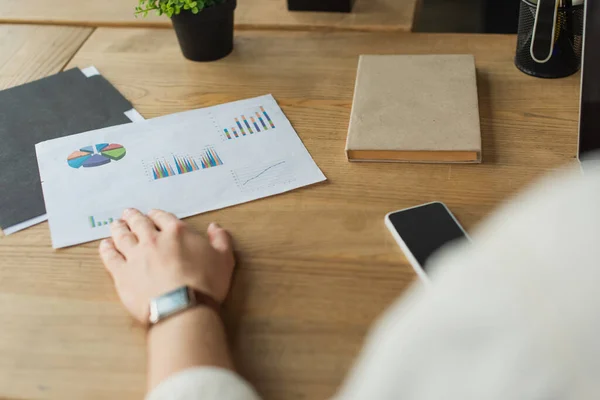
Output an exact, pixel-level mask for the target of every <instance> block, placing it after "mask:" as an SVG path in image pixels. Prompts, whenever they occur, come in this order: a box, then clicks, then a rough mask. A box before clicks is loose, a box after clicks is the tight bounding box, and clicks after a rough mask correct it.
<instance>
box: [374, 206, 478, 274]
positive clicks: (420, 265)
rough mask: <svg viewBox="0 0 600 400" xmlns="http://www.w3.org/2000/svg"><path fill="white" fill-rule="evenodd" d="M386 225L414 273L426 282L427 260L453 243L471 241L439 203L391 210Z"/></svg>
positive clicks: (456, 221)
mask: <svg viewBox="0 0 600 400" xmlns="http://www.w3.org/2000/svg"><path fill="white" fill-rule="evenodd" d="M385 225H386V226H387V228H388V229H389V230H390V232H391V233H392V236H393V237H394V239H395V240H396V242H397V243H398V245H399V246H400V248H401V249H402V251H403V252H404V255H405V256H406V258H407V259H408V261H409V262H410V264H411V265H412V267H413V268H414V270H415V272H416V273H417V274H418V275H419V277H421V278H422V279H424V280H426V281H427V280H428V278H427V260H428V259H429V257H431V255H432V254H433V253H435V251H436V250H438V249H439V248H440V247H442V246H443V245H445V244H447V243H449V242H452V241H454V240H459V239H467V240H470V238H469V235H468V234H467V232H465V230H464V229H463V228H462V226H460V224H459V223H458V220H457V219H456V218H455V217H454V215H452V213H451V212H450V210H449V209H448V207H446V205H445V204H444V203H441V202H433V203H427V204H422V205H419V206H416V207H411V208H407V209H404V210H398V211H393V212H391V213H389V214H388V215H386V216H385Z"/></svg>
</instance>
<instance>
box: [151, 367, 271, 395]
mask: <svg viewBox="0 0 600 400" xmlns="http://www.w3.org/2000/svg"><path fill="white" fill-rule="evenodd" d="M146 400H260V397H259V396H258V395H257V394H256V392H255V391H254V389H252V387H251V386H250V385H249V384H248V383H247V382H246V381H244V380H243V379H242V378H241V377H240V376H239V375H237V374H236V373H234V372H232V371H229V370H226V369H221V368H212V367H202V368H191V369H187V370H184V371H181V372H178V373H177V374H175V375H172V376H171V377H169V378H168V379H166V380H165V381H163V382H161V383H160V384H159V385H158V386H157V387H156V388H154V390H153V391H152V392H150V393H148V395H147V396H146Z"/></svg>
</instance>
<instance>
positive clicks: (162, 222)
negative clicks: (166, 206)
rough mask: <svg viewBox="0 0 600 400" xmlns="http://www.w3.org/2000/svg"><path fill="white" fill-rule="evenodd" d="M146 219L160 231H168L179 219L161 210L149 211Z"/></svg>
mask: <svg viewBox="0 0 600 400" xmlns="http://www.w3.org/2000/svg"><path fill="white" fill-rule="evenodd" d="M148 217H149V218H150V219H151V220H152V222H154V225H156V226H157V227H158V229H160V230H161V231H164V230H168V229H169V228H172V227H173V226H175V225H177V224H178V223H179V218H177V217H176V216H175V215H173V214H171V213H168V212H166V211H163V210H150V212H148Z"/></svg>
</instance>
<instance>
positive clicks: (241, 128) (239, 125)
mask: <svg viewBox="0 0 600 400" xmlns="http://www.w3.org/2000/svg"><path fill="white" fill-rule="evenodd" d="M235 123H236V124H237V126H238V128H239V129H240V132H242V135H244V136H246V132H245V131H244V127H243V126H242V124H241V123H240V120H239V119H237V118H236V119H235Z"/></svg>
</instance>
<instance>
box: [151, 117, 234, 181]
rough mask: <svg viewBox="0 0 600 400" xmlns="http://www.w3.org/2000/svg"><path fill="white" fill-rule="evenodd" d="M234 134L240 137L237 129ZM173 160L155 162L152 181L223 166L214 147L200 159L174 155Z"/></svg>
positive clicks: (206, 150)
mask: <svg viewBox="0 0 600 400" xmlns="http://www.w3.org/2000/svg"><path fill="white" fill-rule="evenodd" d="M232 132H233V134H234V136H235V137H238V134H237V132H236V131H235V129H232ZM229 136H230V137H229V139H231V135H229ZM229 139H228V140H229ZM172 158H173V159H172V161H166V160H165V159H163V160H156V161H154V162H153V164H152V165H151V170H152V180H158V179H163V178H168V177H170V176H175V175H183V174H187V173H190V172H194V171H199V170H201V169H207V168H212V167H217V166H219V165H223V160H221V158H220V157H219V155H218V154H217V152H216V151H215V149H213V148H212V147H208V148H206V149H205V150H204V151H203V152H202V154H201V155H200V156H199V157H192V156H175V155H173V156H172Z"/></svg>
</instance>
